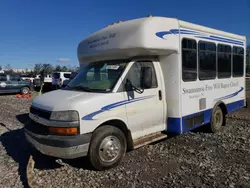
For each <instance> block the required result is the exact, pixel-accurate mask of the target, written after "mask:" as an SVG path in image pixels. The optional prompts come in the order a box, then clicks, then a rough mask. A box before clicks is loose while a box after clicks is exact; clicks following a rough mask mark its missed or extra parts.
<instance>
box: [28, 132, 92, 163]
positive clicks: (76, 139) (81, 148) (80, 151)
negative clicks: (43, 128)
mask: <svg viewBox="0 0 250 188" xmlns="http://www.w3.org/2000/svg"><path fill="white" fill-rule="evenodd" d="M24 132H25V137H26V139H27V141H28V142H29V143H30V144H31V145H32V146H33V147H34V148H35V149H37V150H38V151H39V152H41V153H43V154H45V155H48V156H53V157H58V158H62V159H73V158H78V157H83V156H86V155H87V154H88V149H89V143H90V139H91V135H92V134H91V133H88V134H83V135H77V136H56V135H41V134H36V133H33V132H31V131H30V130H28V129H27V128H24Z"/></svg>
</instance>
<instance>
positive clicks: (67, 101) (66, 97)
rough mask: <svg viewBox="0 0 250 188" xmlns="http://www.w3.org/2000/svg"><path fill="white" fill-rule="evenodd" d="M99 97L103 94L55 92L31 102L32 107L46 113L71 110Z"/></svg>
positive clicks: (70, 91)
mask: <svg viewBox="0 0 250 188" xmlns="http://www.w3.org/2000/svg"><path fill="white" fill-rule="evenodd" d="M101 95H103V94H101V93H90V92H83V91H72V90H55V91H51V92H48V93H45V94H42V95H41V96H38V97H36V98H35V99H34V100H33V102H32V106H34V107H37V108H40V109H44V110H48V111H63V110H73V109H74V106H75V105H76V104H79V103H81V104H84V103H86V102H88V101H89V100H91V99H93V98H96V97H99V96H101Z"/></svg>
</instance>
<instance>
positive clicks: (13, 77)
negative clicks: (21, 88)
mask: <svg viewBox="0 0 250 188" xmlns="http://www.w3.org/2000/svg"><path fill="white" fill-rule="evenodd" d="M20 80H21V78H20V77H19V76H10V81H20Z"/></svg>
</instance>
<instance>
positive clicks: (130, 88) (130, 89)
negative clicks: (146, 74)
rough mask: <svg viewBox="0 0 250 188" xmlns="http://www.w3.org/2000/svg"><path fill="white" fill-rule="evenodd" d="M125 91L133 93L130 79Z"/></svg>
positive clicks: (127, 81)
mask: <svg viewBox="0 0 250 188" xmlns="http://www.w3.org/2000/svg"><path fill="white" fill-rule="evenodd" d="M125 89H126V91H133V85H132V83H131V81H130V80H129V79H127V80H126V83H125Z"/></svg>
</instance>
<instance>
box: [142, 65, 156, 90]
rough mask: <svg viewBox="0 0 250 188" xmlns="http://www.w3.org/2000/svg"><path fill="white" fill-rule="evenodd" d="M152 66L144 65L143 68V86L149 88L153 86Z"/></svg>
mask: <svg viewBox="0 0 250 188" xmlns="http://www.w3.org/2000/svg"><path fill="white" fill-rule="evenodd" d="M152 74H153V71H152V68H151V67H142V68H141V88H142V89H147V88H151V87H152Z"/></svg>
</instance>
